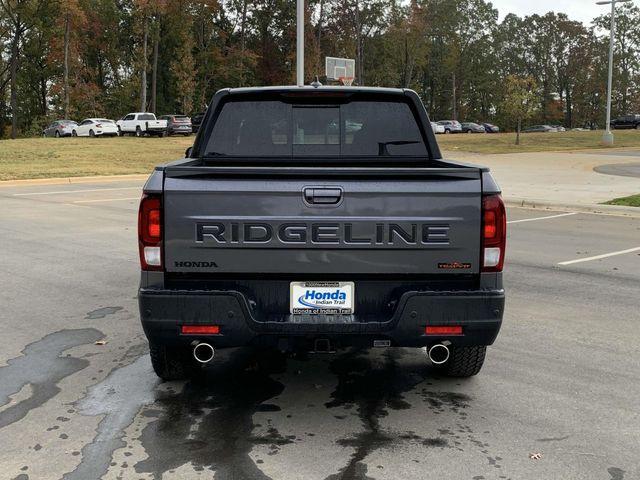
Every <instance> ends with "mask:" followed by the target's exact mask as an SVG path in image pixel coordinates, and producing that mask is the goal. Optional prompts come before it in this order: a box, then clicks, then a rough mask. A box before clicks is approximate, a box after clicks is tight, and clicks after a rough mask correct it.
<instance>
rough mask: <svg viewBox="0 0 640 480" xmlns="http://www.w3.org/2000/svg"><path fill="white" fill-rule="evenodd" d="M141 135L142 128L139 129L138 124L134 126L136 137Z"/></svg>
mask: <svg viewBox="0 0 640 480" xmlns="http://www.w3.org/2000/svg"><path fill="white" fill-rule="evenodd" d="M141 136H142V130H141V129H140V127H139V126H137V127H136V137H141Z"/></svg>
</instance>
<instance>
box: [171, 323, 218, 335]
mask: <svg viewBox="0 0 640 480" xmlns="http://www.w3.org/2000/svg"><path fill="white" fill-rule="evenodd" d="M180 332H181V333H182V334H183V335H218V334H219V333H220V326H219V325H182V327H180Z"/></svg>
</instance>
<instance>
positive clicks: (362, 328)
mask: <svg viewBox="0 0 640 480" xmlns="http://www.w3.org/2000/svg"><path fill="white" fill-rule="evenodd" d="M138 301H139V306H140V317H141V320H142V326H143V328H144V331H145V334H146V335H147V338H148V339H149V341H151V342H154V343H158V344H166V345H188V344H190V343H192V342H193V341H194V340H196V341H207V342H208V343H210V344H211V345H213V346H214V347H216V348H225V347H239V346H246V345H264V346H278V347H280V348H305V349H312V348H311V347H312V345H313V342H314V341H315V340H317V339H323V340H324V339H327V340H329V341H330V342H331V344H332V345H334V346H336V347H338V348H339V347H349V346H363V347H367V346H373V342H374V340H377V341H380V340H382V341H388V342H389V345H391V346H398V347H422V346H428V345H433V344H435V343H438V342H440V341H443V340H448V341H450V342H451V344H452V345H454V346H455V345H490V344H492V343H493V341H494V340H495V338H496V336H497V335H498V331H499V330H500V326H501V323H502V316H503V312H504V290H475V291H446V292H439V291H411V292H406V293H404V294H403V295H402V297H401V298H400V301H399V302H398V306H397V308H396V309H395V312H394V314H393V315H392V317H391V318H381V319H380V320H379V321H375V319H374V321H371V319H370V318H369V319H367V320H368V321H367V322H362V321H357V317H355V319H354V318H352V317H347V316H345V317H343V318H341V317H337V318H336V317H314V319H313V321H311V320H310V316H306V317H304V316H287V317H284V319H283V321H260V320H258V319H257V318H256V317H257V314H256V312H254V311H252V308H251V306H250V304H249V302H247V299H246V298H245V296H244V295H243V294H242V293H240V292H238V291H229V290H225V291H192V290H161V289H140V291H139V296H138ZM354 320H355V321H354ZM185 324H186V325H198V324H215V325H219V326H220V334H219V335H206V336H193V335H182V334H181V333H180V326H181V325H185ZM427 325H462V327H463V334H462V335H457V336H446V337H440V336H427V335H425V334H424V331H425V326H427Z"/></svg>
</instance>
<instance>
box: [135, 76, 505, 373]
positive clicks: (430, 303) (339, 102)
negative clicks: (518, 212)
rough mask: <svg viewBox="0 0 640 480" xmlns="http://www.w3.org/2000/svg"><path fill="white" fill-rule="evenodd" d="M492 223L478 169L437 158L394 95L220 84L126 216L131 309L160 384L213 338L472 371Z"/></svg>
mask: <svg viewBox="0 0 640 480" xmlns="http://www.w3.org/2000/svg"><path fill="white" fill-rule="evenodd" d="M505 235H506V220H505V209H504V204H503V202H502V200H501V198H500V189H499V187H498V185H497V184H496V182H495V181H494V180H493V178H492V177H491V175H490V174H489V170H488V169H487V168H484V167H479V166H474V165H468V164H463V163H458V162H453V161H448V160H444V159H442V156H441V154H440V150H439V148H438V145H437V144H436V140H435V136H434V134H433V132H432V130H431V126H430V122H429V118H428V116H427V113H426V111H425V109H424V106H423V105H422V102H421V101H420V99H419V97H418V95H417V94H416V93H415V92H413V91H411V90H401V89H383V88H361V87H312V86H309V87H269V88H239V89H225V90H221V91H219V92H218V93H217V94H216V95H215V96H214V98H213V101H212V102H211V104H210V106H209V109H208V111H207V113H206V116H205V118H204V121H203V124H202V127H201V129H200V131H199V132H198V136H197V137H196V139H195V143H194V145H193V147H192V148H189V149H188V150H187V152H186V158H184V159H182V160H178V161H176V162H173V163H169V164H167V165H164V166H159V167H156V169H155V171H154V172H153V174H152V175H151V176H150V178H149V180H148V181H147V183H146V185H145V187H144V195H143V197H142V200H141V204H140V211H139V250H140V262H141V266H142V278H141V282H140V291H139V302H140V316H141V319H142V325H143V327H144V331H145V333H146V335H147V337H148V339H149V343H150V349H151V361H152V363H153V367H154V369H155V371H156V373H157V374H158V375H159V376H160V377H162V378H164V379H178V378H183V377H186V376H188V375H190V374H192V373H194V372H195V369H196V367H198V366H199V365H200V364H204V363H207V362H209V361H210V360H211V359H212V358H213V356H214V352H215V349H218V348H226V347H238V346H246V345H251V346H256V347H276V348H278V349H280V350H282V351H289V350H306V351H314V352H332V351H334V350H336V349H339V348H344V347H352V346H353V347H360V348H363V347H364V348H367V347H381V348H382V347H426V352H427V353H428V357H429V359H430V361H431V363H432V364H433V365H436V366H437V368H438V369H440V370H441V371H442V373H443V374H445V375H451V376H456V377H468V376H471V375H475V374H476V373H478V372H479V371H480V368H481V367H482V363H483V361H484V357H485V352H486V347H487V345H491V344H492V343H493V341H494V340H495V338H496V336H497V334H498V330H499V329H500V324H501V322H502V315H503V310H504V290H503V286H502V265H503V262H504V255H505Z"/></svg>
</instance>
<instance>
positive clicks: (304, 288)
mask: <svg viewBox="0 0 640 480" xmlns="http://www.w3.org/2000/svg"><path fill="white" fill-rule="evenodd" d="M290 287H291V288H290V292H291V296H290V305H291V310H290V312H291V313H292V314H294V315H299V314H305V313H306V314H316V315H319V314H323V315H350V314H352V313H353V291H354V284H353V282H291V285H290Z"/></svg>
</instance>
